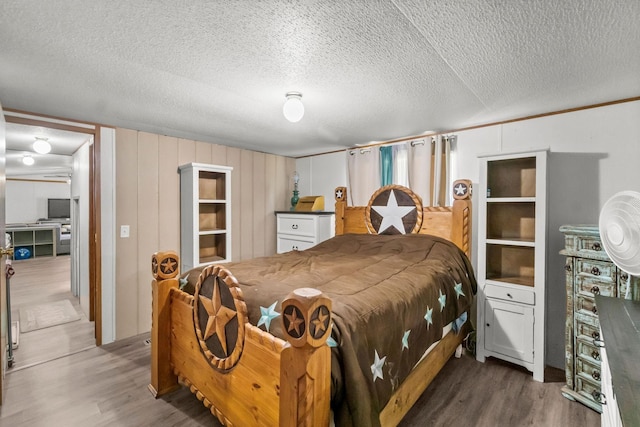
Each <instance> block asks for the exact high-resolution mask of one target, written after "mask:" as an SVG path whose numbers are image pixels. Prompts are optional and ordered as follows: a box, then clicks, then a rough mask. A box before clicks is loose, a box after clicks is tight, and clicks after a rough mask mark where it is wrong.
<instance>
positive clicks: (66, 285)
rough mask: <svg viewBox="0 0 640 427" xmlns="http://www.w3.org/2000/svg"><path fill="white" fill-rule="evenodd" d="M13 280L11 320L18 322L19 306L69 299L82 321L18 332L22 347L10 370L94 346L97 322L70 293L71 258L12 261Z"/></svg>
mask: <svg viewBox="0 0 640 427" xmlns="http://www.w3.org/2000/svg"><path fill="white" fill-rule="evenodd" d="M13 268H14V271H15V275H14V276H13V277H12V278H11V282H10V287H11V320H12V321H15V320H19V310H20V307H22V306H26V305H31V304H44V303H48V302H54V301H60V300H64V299H68V300H69V301H70V302H71V304H72V305H73V307H74V308H75V309H76V312H77V313H78V314H79V315H80V320H78V321H75V322H70V323H65V324H62V325H57V326H52V327H49V328H44V329H38V330H35V331H30V332H26V333H19V346H18V348H17V349H15V350H14V351H13V358H14V363H13V366H12V367H11V368H10V371H11V370H20V369H24V368H25V367H28V366H32V365H34V364H38V363H43V362H45V361H48V360H52V359H56V358H59V357H63V356H66V355H68V354H72V353H74V352H77V351H81V350H83V349H86V348H89V347H95V337H94V322H90V321H89V320H88V319H87V317H86V316H85V314H84V313H83V312H82V310H81V309H80V303H79V300H78V298H76V297H74V296H73V294H72V293H71V290H70V288H71V285H70V283H71V270H70V269H71V258H70V257H69V255H62V256H57V257H39V258H32V259H28V260H21V261H13Z"/></svg>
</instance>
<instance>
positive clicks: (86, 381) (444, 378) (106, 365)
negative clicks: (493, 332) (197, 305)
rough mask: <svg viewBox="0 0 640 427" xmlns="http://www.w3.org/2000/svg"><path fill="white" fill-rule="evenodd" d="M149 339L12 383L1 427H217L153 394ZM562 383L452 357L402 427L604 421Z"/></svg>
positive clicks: (186, 397)
mask: <svg viewBox="0 0 640 427" xmlns="http://www.w3.org/2000/svg"><path fill="white" fill-rule="evenodd" d="M148 337H149V335H148V334H143V335H139V336H136V337H132V338H128V339H125V340H120V341H116V342H115V343H112V344H108V345H105V346H102V347H95V348H92V349H89V350H85V351H82V352H79V353H76V354H73V355H71V356H67V357H63V358H59V359H56V360H53V361H50V362H47V363H43V364H40V365H37V366H33V367H30V368H27V369H23V370H19V371H17V372H12V373H10V374H8V375H7V377H6V386H7V389H6V396H7V397H6V400H5V402H4V405H3V406H2V407H0V425H3V426H4V425H7V426H12V427H23V426H24V427H26V426H30V427H31V426H54V427H55V426H132V427H133V426H136V427H137V426H177V425H179V426H218V425H219V424H218V423H217V421H216V419H215V418H214V417H213V416H212V415H211V414H210V413H209V411H208V410H207V409H206V408H204V406H202V404H201V403H200V401H198V400H197V399H196V397H195V396H193V395H192V394H191V393H190V392H189V391H188V390H187V389H186V388H184V387H183V388H182V389H180V390H178V391H176V392H174V393H172V394H170V395H168V396H164V397H162V398H160V399H158V400H155V399H154V398H153V397H152V395H151V393H150V392H149V391H148V389H147V385H148V383H149V376H150V374H149V361H150V346H149V345H147V344H146V343H145V340H146V339H147V338H148ZM552 376H555V377H556V378H558V382H546V383H537V382H534V381H533V379H532V377H531V375H530V374H529V373H527V372H526V371H524V370H522V369H520V368H518V367H514V366H512V365H509V364H506V363H503V362H499V361H496V360H494V359H489V360H488V361H487V362H486V363H484V364H482V363H479V362H477V361H476V360H475V359H474V358H473V357H471V356H468V355H464V356H463V357H462V358H461V359H452V360H450V361H449V362H448V363H447V365H446V366H445V368H444V370H443V372H441V374H440V375H439V376H438V377H437V378H436V380H435V381H434V382H433V383H432V384H431V385H430V386H429V388H428V389H427V391H426V392H425V394H424V395H423V396H422V397H421V398H420V400H419V401H418V403H417V404H416V406H414V408H413V409H412V410H411V411H410V412H409V414H408V415H407V417H406V418H405V420H403V422H402V423H401V426H404V427H424V426H492V427H496V426H509V427H512V426H524V425H527V426H545V427H546V426H562V427H567V426H569V427H570V426H576V427H578V426H579V427H595V426H599V425H600V415H599V414H597V413H596V412H594V411H592V410H591V409H588V408H587V407H585V406H583V405H581V404H580V403H576V402H570V401H569V400H567V399H565V398H564V397H562V395H561V393H560V387H561V386H562V384H563V383H562V382H561V380H562V375H552Z"/></svg>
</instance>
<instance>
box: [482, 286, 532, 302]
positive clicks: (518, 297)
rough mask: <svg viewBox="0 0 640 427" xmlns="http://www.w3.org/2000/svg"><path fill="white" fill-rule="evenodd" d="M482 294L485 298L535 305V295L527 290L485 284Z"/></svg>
mask: <svg viewBox="0 0 640 427" xmlns="http://www.w3.org/2000/svg"><path fill="white" fill-rule="evenodd" d="M484 293H485V295H486V297H487V298H494V299H501V300H505V301H513V302H519V303H523V304H531V305H533V304H535V293H534V292H533V291H530V290H527V289H514V288H511V287H507V286H499V285H494V284H490V283H487V284H486V285H485V287H484Z"/></svg>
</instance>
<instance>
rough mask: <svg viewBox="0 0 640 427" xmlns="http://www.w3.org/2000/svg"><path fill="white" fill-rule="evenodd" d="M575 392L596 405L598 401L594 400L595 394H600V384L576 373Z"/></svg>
mask: <svg viewBox="0 0 640 427" xmlns="http://www.w3.org/2000/svg"><path fill="white" fill-rule="evenodd" d="M576 392H577V393H578V394H580V395H581V396H583V397H585V398H587V399H588V400H591V401H593V402H595V403H597V404H598V405H599V404H600V402H598V401H597V400H596V396H600V384H599V383H596V382H593V381H589V380H587V379H585V378H584V377H583V376H581V375H576Z"/></svg>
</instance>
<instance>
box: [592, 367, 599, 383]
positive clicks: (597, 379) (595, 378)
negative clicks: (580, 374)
mask: <svg viewBox="0 0 640 427" xmlns="http://www.w3.org/2000/svg"><path fill="white" fill-rule="evenodd" d="M591 376H592V377H593V379H594V380H596V381H600V371H596V370H595V369H594V370H593V372H592V373H591Z"/></svg>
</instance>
